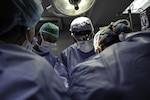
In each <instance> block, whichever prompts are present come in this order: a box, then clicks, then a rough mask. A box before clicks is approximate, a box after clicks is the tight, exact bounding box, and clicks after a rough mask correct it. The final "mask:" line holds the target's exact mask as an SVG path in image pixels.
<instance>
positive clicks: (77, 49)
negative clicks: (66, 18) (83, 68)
mask: <svg viewBox="0 0 150 100" xmlns="http://www.w3.org/2000/svg"><path fill="white" fill-rule="evenodd" d="M70 31H71V36H72V37H73V39H74V41H75V43H74V44H72V45H70V46H69V47H67V48H66V49H65V50H63V51H62V52H61V54H60V60H61V61H62V64H63V65H64V66H65V69H66V71H67V73H68V80H69V78H70V77H71V72H72V69H73V68H74V66H76V65H77V64H78V63H80V62H82V61H84V60H85V59H87V58H88V57H90V56H92V55H94V54H95V52H94V47H93V37H94V28H93V25H92V22H91V20H90V19H89V18H87V17H77V18H75V19H74V20H73V21H72V22H71V24H70Z"/></svg>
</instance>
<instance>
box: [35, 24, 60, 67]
mask: <svg viewBox="0 0 150 100" xmlns="http://www.w3.org/2000/svg"><path fill="white" fill-rule="evenodd" d="M58 38H59V27H58V26H57V25H55V24H53V23H51V22H46V23H44V24H43V25H42V26H41V27H40V30H39V35H38V41H37V43H36V44H35V45H34V46H33V49H32V51H33V52H34V53H36V54H38V55H40V56H41V57H43V58H45V59H46V60H47V61H48V62H49V63H50V64H51V65H52V66H53V67H54V65H55V62H56V61H57V56H55V55H54V53H53V52H52V49H53V47H54V45H55V44H54V43H56V41H57V39H58Z"/></svg>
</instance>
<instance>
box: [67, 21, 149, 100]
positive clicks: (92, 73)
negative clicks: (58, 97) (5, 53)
mask: <svg viewBox="0 0 150 100" xmlns="http://www.w3.org/2000/svg"><path fill="white" fill-rule="evenodd" d="M112 29H113V30H112V31H113V32H114V33H115V35H116V36H117V35H118V37H119V39H120V42H116V43H114V44H111V45H110V46H108V47H106V48H105V49H103V50H102V51H101V52H100V53H99V54H97V55H95V56H93V57H92V58H91V59H88V60H87V61H85V62H82V63H80V64H78V65H77V66H76V67H75V69H74V70H73V72H72V79H71V82H70V87H69V93H70V96H71V97H72V99H73V100H149V99H150V96H149V92H150V80H149V77H150V70H149V66H150V62H149V59H150V46H149V45H150V31H145V32H141V31H139V32H131V28H130V27H128V25H125V24H123V23H118V24H117V25H115V26H113V28H112ZM112 31H110V32H109V33H108V31H105V32H104V33H103V34H111V33H112ZM108 38H110V37H109V35H108ZM101 39H103V38H101V36H100V41H102V40H101ZM105 39H106V38H105ZM106 40H107V39H106ZM110 40H112V39H111V38H110ZM100 45H102V44H101V42H100Z"/></svg>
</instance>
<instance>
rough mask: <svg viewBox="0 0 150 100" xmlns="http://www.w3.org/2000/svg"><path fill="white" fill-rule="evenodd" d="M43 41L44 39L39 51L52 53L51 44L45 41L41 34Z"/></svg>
mask: <svg viewBox="0 0 150 100" xmlns="http://www.w3.org/2000/svg"><path fill="white" fill-rule="evenodd" d="M41 39H42V42H41V45H38V46H39V50H40V51H42V52H43V53H48V52H50V50H51V48H52V45H51V43H50V42H48V41H45V40H44V38H43V36H42V34H41Z"/></svg>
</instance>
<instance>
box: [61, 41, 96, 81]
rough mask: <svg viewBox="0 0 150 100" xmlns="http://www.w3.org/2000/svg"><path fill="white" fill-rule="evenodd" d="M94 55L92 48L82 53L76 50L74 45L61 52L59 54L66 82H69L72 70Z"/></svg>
mask: <svg viewBox="0 0 150 100" xmlns="http://www.w3.org/2000/svg"><path fill="white" fill-rule="evenodd" d="M93 55H95V51H94V47H93V49H92V50H91V51H89V52H86V53H85V52H82V51H81V50H80V49H79V48H77V45H76V43H74V44H72V45H70V46H69V47H68V48H66V49H65V50H63V51H62V52H61V54H60V60H61V62H62V64H63V65H64V66H65V69H66V71H67V73H68V80H70V77H71V72H72V70H73V68H74V67H75V66H76V65H77V64H78V63H81V62H83V61H84V60H86V59H87V58H89V57H91V56H93Z"/></svg>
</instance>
